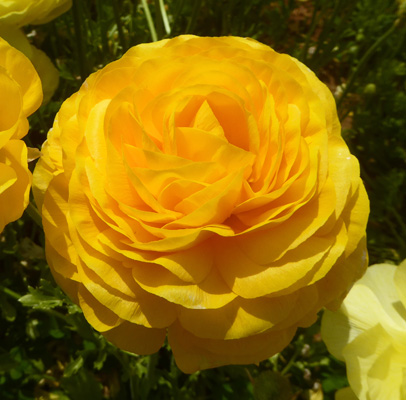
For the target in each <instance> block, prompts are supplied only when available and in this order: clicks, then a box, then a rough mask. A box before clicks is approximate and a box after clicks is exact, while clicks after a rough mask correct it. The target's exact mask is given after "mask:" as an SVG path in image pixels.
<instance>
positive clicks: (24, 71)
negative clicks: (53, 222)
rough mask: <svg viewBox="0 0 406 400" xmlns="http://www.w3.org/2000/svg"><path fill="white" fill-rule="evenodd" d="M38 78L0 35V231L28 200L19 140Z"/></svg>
mask: <svg viewBox="0 0 406 400" xmlns="http://www.w3.org/2000/svg"><path fill="white" fill-rule="evenodd" d="M41 100H42V91H41V82H40V80H39V77H38V75H37V73H36V72H35V69H34V67H33V66H32V64H31V63H30V61H29V60H28V59H27V58H26V57H25V56H24V55H23V54H22V53H20V52H19V51H18V50H16V49H14V48H13V47H11V46H10V45H9V44H8V43H7V42H6V41H4V40H3V39H1V38H0V110H1V111H0V232H1V231H3V229H4V226H5V225H6V224H8V223H9V222H11V221H15V220H16V219H18V218H20V217H21V215H22V213H23V211H24V209H25V207H26V206H27V204H28V200H29V190H30V187H31V173H30V171H29V170H28V165H27V148H26V146H25V143H24V142H23V141H22V140H20V139H21V138H22V137H23V136H25V135H26V133H27V131H28V121H27V117H28V116H29V115H30V114H32V113H33V112H34V111H35V110H36V109H37V108H38V107H39V105H40V104H41Z"/></svg>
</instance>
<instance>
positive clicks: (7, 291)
mask: <svg viewBox="0 0 406 400" xmlns="http://www.w3.org/2000/svg"><path fill="white" fill-rule="evenodd" d="M0 290H1V291H2V292H3V293H5V294H7V295H8V296H10V297H12V298H13V299H15V300H18V299H20V298H21V295H20V294H18V293H17V292H14V291H13V290H11V289H9V288H6V287H4V286H1V285H0Z"/></svg>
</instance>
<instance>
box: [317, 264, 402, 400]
mask: <svg viewBox="0 0 406 400" xmlns="http://www.w3.org/2000/svg"><path fill="white" fill-rule="evenodd" d="M322 336H323V339H324V341H325V342H326V344H327V348H328V349H329V351H330V352H331V353H332V354H333V355H334V356H335V357H337V358H338V359H340V360H343V361H345V363H346V366H347V376H348V381H349V383H350V386H351V388H352V390H353V391H354V393H355V395H356V396H357V397H358V398H359V399H360V400H388V399H390V400H405V399H406V261H404V262H403V263H402V264H401V265H399V267H396V266H395V265H391V264H377V265H373V266H371V267H369V268H368V269H367V272H366V273H365V275H364V276H363V277H362V278H361V279H360V280H359V281H358V282H356V283H355V285H354V287H353V288H352V289H351V291H350V292H349V294H348V296H347V297H346V298H345V300H344V302H343V304H342V306H341V308H340V309H339V310H338V312H331V311H328V310H326V311H325V313H324V317H323V320H322ZM342 398H343V399H344V398H345V397H344V396H342Z"/></svg>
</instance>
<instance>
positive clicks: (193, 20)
mask: <svg viewBox="0 0 406 400" xmlns="http://www.w3.org/2000/svg"><path fill="white" fill-rule="evenodd" d="M201 7H202V0H195V4H194V7H193V11H192V16H191V18H190V20H189V23H188V24H187V27H186V30H185V33H190V32H192V31H193V29H194V27H195V25H196V21H197V17H198V15H199V11H200V8H201Z"/></svg>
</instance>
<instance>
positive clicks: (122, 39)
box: [113, 0, 127, 51]
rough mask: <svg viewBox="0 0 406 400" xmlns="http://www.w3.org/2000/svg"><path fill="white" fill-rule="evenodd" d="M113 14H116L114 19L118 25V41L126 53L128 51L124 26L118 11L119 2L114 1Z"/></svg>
mask: <svg viewBox="0 0 406 400" xmlns="http://www.w3.org/2000/svg"><path fill="white" fill-rule="evenodd" d="M113 13H114V19H115V21H116V25H117V31H118V40H119V41H120V45H121V48H122V50H123V51H125V50H127V45H126V42H125V37H124V32H123V25H122V24H121V18H120V10H119V9H118V0H113Z"/></svg>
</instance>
